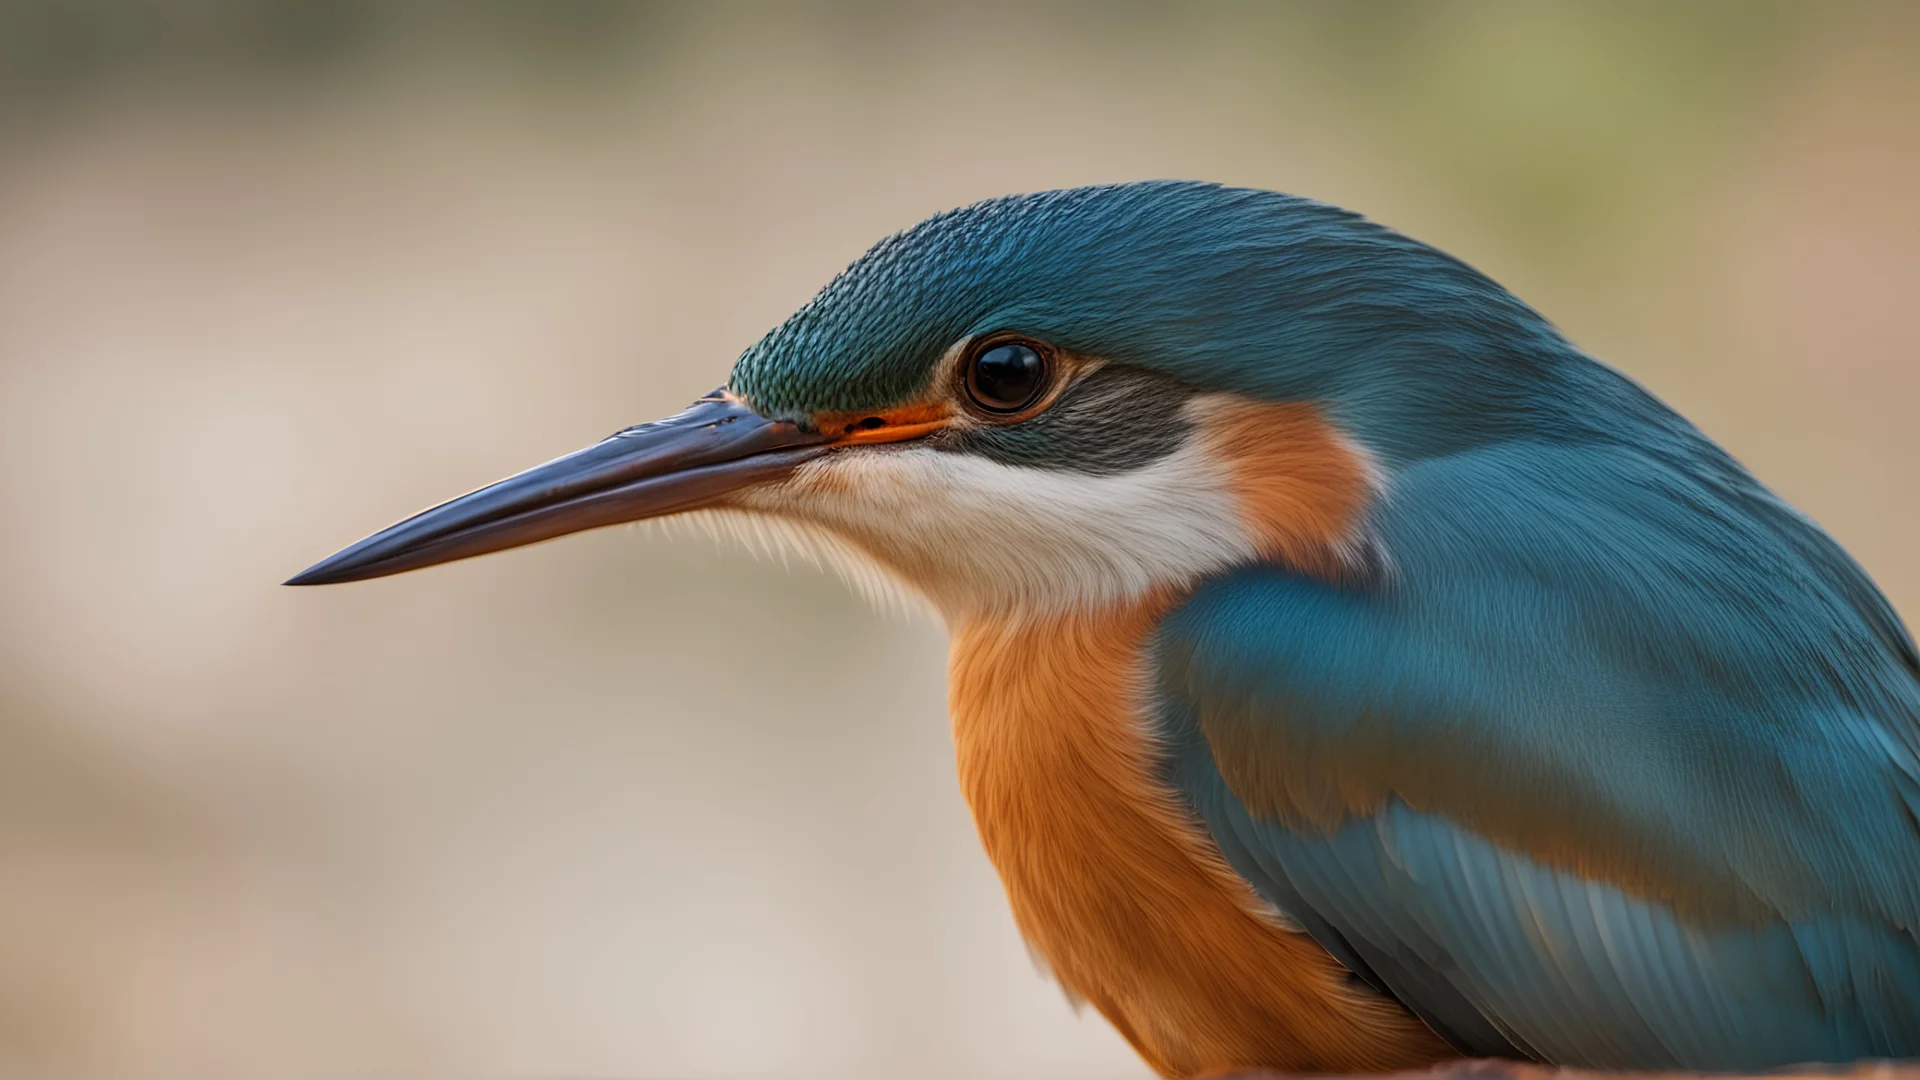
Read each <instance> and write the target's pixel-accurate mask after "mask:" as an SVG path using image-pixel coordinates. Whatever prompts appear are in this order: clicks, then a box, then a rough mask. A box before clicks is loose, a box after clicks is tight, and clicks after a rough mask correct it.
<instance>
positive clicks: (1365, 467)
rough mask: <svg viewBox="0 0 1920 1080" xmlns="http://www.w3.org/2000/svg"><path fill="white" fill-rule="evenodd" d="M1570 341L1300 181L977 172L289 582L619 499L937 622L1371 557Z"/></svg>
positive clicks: (1343, 566) (1547, 395) (497, 537)
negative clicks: (785, 556) (809, 285)
mask: <svg viewBox="0 0 1920 1080" xmlns="http://www.w3.org/2000/svg"><path fill="white" fill-rule="evenodd" d="M1570 352H1571V350H1570V347H1569V346H1567V345H1566V344H1565V342H1564V341H1563V340H1562V339H1561V338H1560V337H1559V335H1558V334H1557V333H1556V332H1555V331H1554V330H1553V329H1552V328H1551V327H1550V326H1549V325H1548V324H1547V323H1546V322H1545V321H1544V320H1542V319H1540V318H1539V316H1537V315H1535V314H1534V313H1533V312H1532V311H1531V310H1530V309H1528V308H1527V307H1526V306H1525V305H1523V304H1521V303H1520V302H1519V301H1518V300H1516V299H1514V298H1513V297H1512V296H1511V295H1510V294H1508V293H1506V292H1505V291H1504V290H1502V289H1501V288H1500V287H1499V286H1497V285H1495V284H1494V283H1493V282H1491V281H1490V280H1488V279H1487V278H1485V277H1484V276H1482V275H1480V274H1479V273H1477V272H1476V271H1474V270H1472V269H1471V268H1470V267H1468V266H1466V265H1465V264H1463V263H1460V262H1458V261H1457V260H1454V259H1452V258H1450V257H1448V256H1446V255H1444V254H1442V253H1440V252H1438V251H1436V250H1434V249H1432V248H1429V247H1426V246H1424V245H1422V244H1419V243H1417V242H1415V241H1412V240H1410V239H1408V238H1406V237H1404V236H1402V235H1400V234H1398V233H1396V232H1393V231H1391V230H1389V229H1386V228H1383V227H1381V226H1378V225H1375V224H1373V223H1371V222H1369V221H1367V220H1366V219H1364V218H1362V217H1360V216H1358V215H1356V214H1352V213H1350V212H1347V211H1344V210H1340V209H1338V208H1335V207H1332V206H1328V205H1325V204H1322V203H1317V202H1313V201H1311V200H1307V199H1302V198H1297V197H1293V196H1288V195H1282V194H1278V193H1274V192H1267V191H1254V190H1246V189H1233V188H1224V187H1219V186H1216V185H1211V184H1200V183H1187V182H1152V183H1136V184H1121V185H1112V186H1104V187H1091V188H1078V189H1071V190H1064V191H1052V192H1043V193H1039V194H1033V195H1017V196H1008V197H1005V198H999V199H993V200H989V201H986V202H982V203H978V204H976V205H973V206H969V207H966V208H963V209H959V210H954V211H950V212H948V213H944V214H941V215H938V216H936V217H933V218H931V219H929V220H927V221H925V222H922V223H921V224H919V225H917V226H915V227H913V228H911V229H909V230H907V231H905V232H901V233H898V234H895V235H893V236H891V237H888V238H887V239H885V240H882V241H881V242H880V243H879V244H877V245H875V246H874V247H873V248H872V249H871V250H870V251H868V252H867V254H866V255H864V256H863V257H861V258H860V259H859V260H858V261H857V262H855V263H854V264H853V265H852V266H850V267H848V268H847V269H846V270H845V271H844V272H842V273H841V274H840V275H839V276H838V277H837V278H835V279H834V280H833V281H832V282H831V283H829V284H828V285H827V286H826V288H825V289H823V290H822V291H821V292H820V293H819V294H818V295H817V296H816V297H815V298H814V299H813V300H811V301H810V302H809V303H807V305H806V306H804V307H802V308H801V309H800V310H799V311H797V312H796V313H794V314H793V315H792V316H791V317H790V318H788V319H787V320H786V321H785V322H784V323H782V324H781V325H780V326H778V327H776V328H775V329H774V330H772V331H771V332H769V333H768V334H767V335H766V336H765V337H764V338H762V339H761V340H760V341H759V342H758V343H757V344H755V345H754V346H753V347H751V348H750V349H748V350H747V351H746V353H745V354H744V355H742V356H741V357H740V359H739V361H738V362H737V363H736V364H735V366H734V368H733V372H732V375H731V377H730V379H729V381H728V383H727V385H726V386H724V387H721V388H720V389H718V390H715V391H714V392H712V393H710V394H708V395H707V396H706V397H703V398H701V399H699V400H698V401H696V402H695V403H694V404H693V405H692V406H691V407H690V408H688V409H687V410H686V411H684V412H682V413H680V414H679V415H677V416H673V417H670V418H668V419H665V420H661V421H657V422H653V423H647V424H641V425H638V426H636V427H632V428H628V429H625V430H623V431H620V432H616V433H615V434H613V435H612V436H609V437H608V438H606V439H604V440H603V441H601V442H599V443H597V444H595V445H593V446H591V447H588V448H587V449H584V450H581V451H579V452H577V453H574V454H571V455H568V456H566V457H562V458H559V459H557V460H555V461H552V462H549V463H547V464H545V465H540V466H538V467H536V468H533V469H530V470H528V471H526V472H524V473H521V474H519V475H517V476H514V477H511V478H508V479H506V480H503V481H501V482H499V483H497V484H494V485H492V486H490V487H485V488H482V489H480V490H478V491H475V492H473V493H471V494H468V495H465V496H462V497H460V498H457V499H454V500H452V501H451V502H448V503H445V504H443V505H441V506H438V507H435V508H433V509H431V510H427V511H425V512H423V513H421V514H419V515H417V516H415V517H413V518H410V519H408V520H406V521H403V522H401V523H399V524H397V525H395V526H393V527H391V528H389V529H387V530H385V531H383V532H380V533H378V534H375V535H374V536H371V537H368V538H367V539H365V540H363V541H361V542H360V543H358V544H355V545H353V546H351V547H349V548H347V549H345V550H343V551H341V552H339V553H338V554H336V555H334V556H332V557H330V558H328V559H327V560H325V561H323V562H321V563H319V564H318V565H316V566H314V567H312V568H311V569H309V570H307V571H305V572H304V573H302V574H300V575H299V576H297V577H295V578H294V579H293V580H292V582H290V583H291V584H303V585H304V584H325V583H330V582H339V581H350V580H357V579H361V578H369V577H377V576H381V575H385V574H392V573H398V572H401V571H405V570H412V569H416V568H420V567H424V566H430V565H434V564H437V563H442V562H447V561H451V560H454V559H461V558H466V557H469V556H474V555H480V554H485V553H487V552H492V551H499V550H502V549H505V548H511V547H516V546H520V545H523V544H528V543H532V542H535V541H539V540H545V539H549V538H552V537H556V536H560V535H562V534H566V533H571V532H577V531H580V530H582V529H589V528H594V527H597V526H602V525H609V524H614V523H619V522H627V521H636V520H641V519H649V518H658V517H665V516H671V515H680V514H687V513H692V512H700V511H723V512H726V513H728V514H733V515H746V516H749V517H751V518H755V519H759V520H762V521H766V520H771V521H773V522H777V523H779V524H780V525H782V526H784V527H789V528H792V529H797V530H800V531H803V532H805V533H807V534H810V535H814V536H817V537H820V538H822V539H823V540H824V542H825V543H826V545H827V546H828V547H829V548H830V549H831V550H834V551H837V552H841V553H845V554H848V555H850V556H851V557H853V558H855V559H858V560H860V561H862V562H865V563H870V564H875V565H877V566H879V567H880V568H882V569H883V570H884V571H886V573H887V574H888V575H889V576H891V577H892V578H894V579H896V580H898V581H901V582H903V583H905V584H906V585H908V586H909V587H911V588H912V589H914V590H916V591H918V592H919V593H921V594H923V595H924V596H926V597H927V598H929V599H930V600H931V601H932V602H933V603H934V605H935V606H936V607H938V608H939V609H940V610H941V611H942V612H943V613H945V614H946V615H947V616H948V618H949V619H964V618H969V617H974V616H982V615H1003V616H1014V615H1022V614H1038V613H1047V612H1060V611H1068V610H1073V609H1076V608H1084V607H1087V606H1094V605H1100V604H1104V603H1114V602H1124V601H1126V600H1129V599H1132V598H1138V597H1140V596H1142V595H1145V594H1148V593H1150V592H1153V591H1155V590H1179V589H1181V588H1183V587H1185V586H1188V585H1190V584H1191V583H1192V582H1194V581H1197V580H1198V579H1200V578H1202V577H1204V576H1206V575H1208V574H1211V573H1216V572H1219V571H1221V570H1223V569H1227V568H1231V567H1233V566H1236V565H1243V564H1247V563H1252V562H1256V561H1269V562H1277V563H1283V564H1287V565H1290V566H1294V567H1297V568H1299V569H1301V570H1303V571H1307V572H1313V573H1318V574H1325V575H1335V576H1338V575H1355V574H1365V573H1369V572H1371V569H1372V559H1373V556H1372V553H1371V552H1370V550H1369V543H1368V537H1367V533H1366V512H1367V508H1368V506H1369V505H1370V504H1372V503H1373V502H1374V501H1375V500H1377V499H1379V498H1380V497H1381V496H1382V493H1383V492H1384V490H1385V489H1386V488H1387V486H1388V485H1389V484H1390V480H1391V476H1392V473H1393V471H1394V470H1395V469H1396V468H1398V467H1401V466H1403V465H1405V464H1406V463H1408V462H1411V461H1414V460H1417V459H1419V458H1421V457H1424V456H1428V455H1434V454H1442V453H1446V452H1449V451H1450V450H1453V449H1457V448H1459V447H1461V446H1463V445H1468V444H1472V443H1475V442H1479V441H1484V440H1487V439H1493V438H1503V437H1511V436H1512V435H1513V434H1515V433H1516V432H1521V431H1525V430H1529V429H1534V428H1541V427H1546V426H1555V425H1556V424H1557V425H1558V426H1560V427H1564V426H1565V424H1564V423H1563V422H1561V421H1555V420H1552V419H1551V418H1549V417H1547V415H1546V414H1547V413H1549V412H1551V411H1553V410H1552V408H1551V407H1550V406H1551V403H1552V402H1554V401H1564V400H1565V399H1566V398H1567V396H1568V395H1566V394H1564V393H1558V394H1556V393H1553V392H1549V391H1547V390H1545V389H1543V388H1545V387H1548V386H1549V385H1551V384H1554V382H1555V379H1554V377H1553V375H1554V372H1555V371H1557V370H1559V368H1560V367H1562V366H1564V365H1559V364H1558V360H1559V359H1560V358H1562V357H1564V356H1565V355H1568V354H1570Z"/></svg>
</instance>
